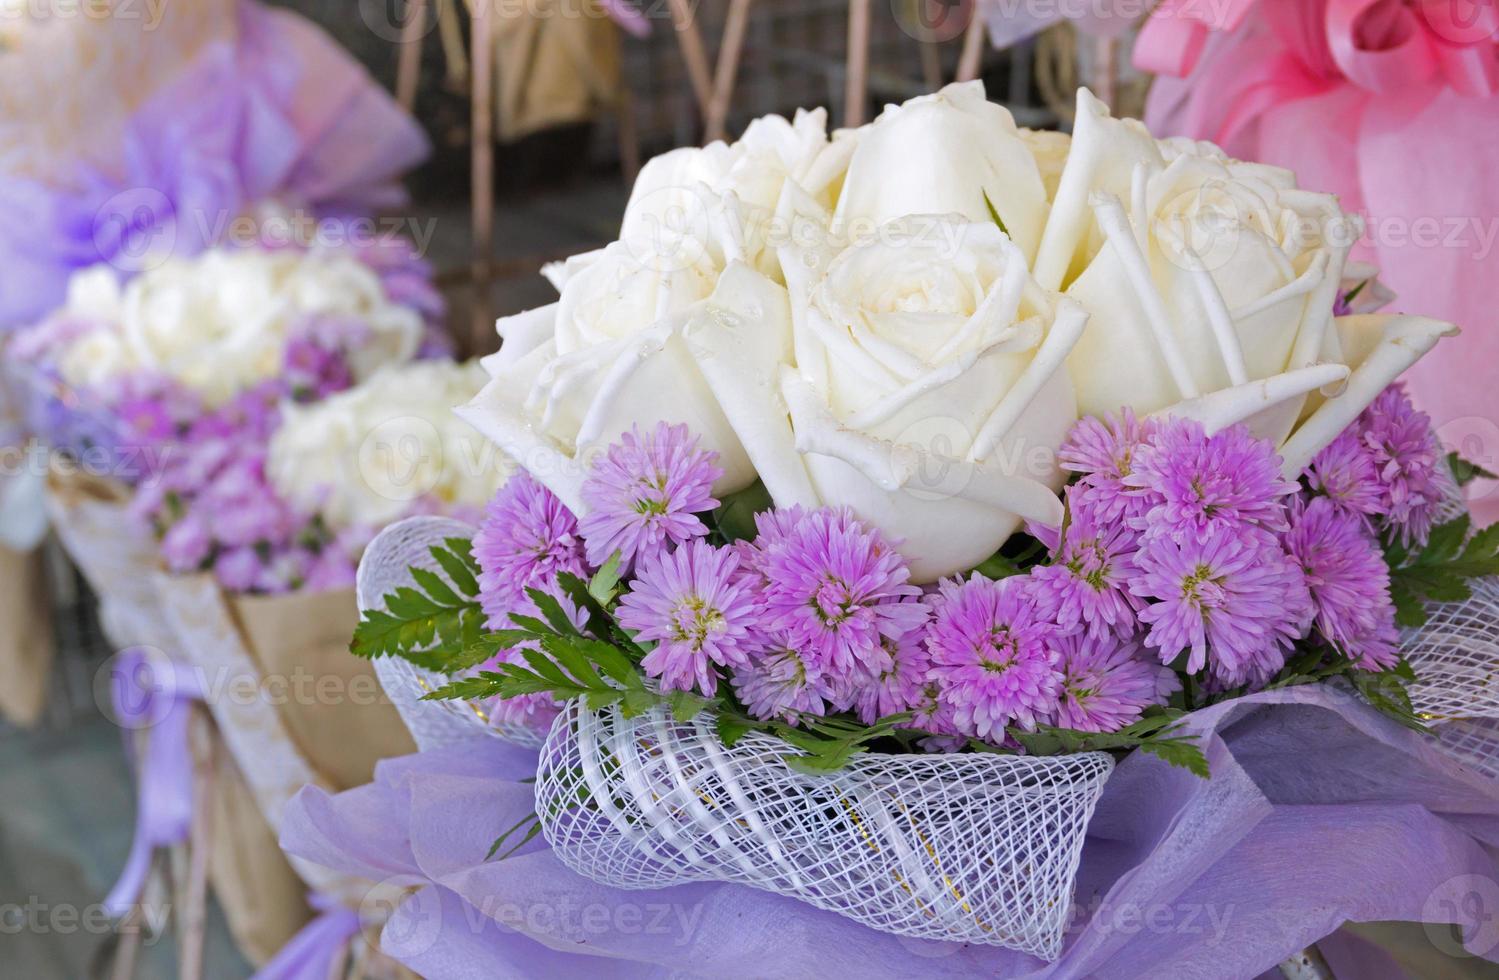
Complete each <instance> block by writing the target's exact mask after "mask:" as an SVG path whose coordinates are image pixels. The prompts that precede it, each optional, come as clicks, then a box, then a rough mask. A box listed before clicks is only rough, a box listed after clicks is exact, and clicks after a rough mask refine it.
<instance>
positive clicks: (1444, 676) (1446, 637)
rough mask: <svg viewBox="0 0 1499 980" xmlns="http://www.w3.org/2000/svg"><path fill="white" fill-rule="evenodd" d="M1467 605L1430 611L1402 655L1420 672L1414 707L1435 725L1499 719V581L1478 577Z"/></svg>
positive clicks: (1406, 641) (1404, 645)
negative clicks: (1465, 720)
mask: <svg viewBox="0 0 1499 980" xmlns="http://www.w3.org/2000/svg"><path fill="white" fill-rule="evenodd" d="M1472 588H1473V595H1472V596H1471V597H1469V598H1468V599H1465V600H1463V601H1462V602H1446V603H1442V604H1440V605H1433V606H1432V607H1431V610H1430V612H1431V616H1430V618H1429V619H1428V620H1427V622H1426V625H1425V626H1422V627H1421V628H1420V629H1417V630H1410V631H1408V632H1407V633H1406V635H1405V638H1404V642H1403V643H1402V645H1401V652H1402V653H1404V654H1405V656H1406V659H1407V660H1409V661H1410V664H1411V667H1412V668H1414V670H1415V671H1416V676H1417V677H1418V678H1419V682H1418V683H1416V684H1414V685H1412V686H1411V703H1412V704H1413V705H1414V707H1415V708H1416V710H1417V711H1419V712H1421V713H1422V714H1423V715H1427V716H1429V717H1430V718H1431V719H1432V720H1433V721H1435V722H1438V723H1441V722H1449V721H1458V720H1463V719H1471V718H1496V719H1499V579H1493V578H1485V579H1478V580H1476V581H1474V582H1473V583H1472Z"/></svg>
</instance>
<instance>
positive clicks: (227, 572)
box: [213, 548, 262, 592]
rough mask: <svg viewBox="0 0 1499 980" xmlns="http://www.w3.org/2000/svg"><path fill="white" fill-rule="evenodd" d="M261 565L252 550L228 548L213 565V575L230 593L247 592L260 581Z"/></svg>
mask: <svg viewBox="0 0 1499 980" xmlns="http://www.w3.org/2000/svg"><path fill="white" fill-rule="evenodd" d="M261 572H262V563H261V561H260V557H259V556H258V555H256V554H255V549H254V548H230V549H229V550H227V551H224V552H222V553H220V554H219V556H218V558H217V559H215V560H214V563H213V574H214V576H215V577H216V578H217V579H218V580H219V584H220V585H222V586H223V587H224V588H226V589H228V590H229V591H230V592H249V591H250V590H251V589H253V588H255V585H256V583H257V582H259V581H260V577H261Z"/></svg>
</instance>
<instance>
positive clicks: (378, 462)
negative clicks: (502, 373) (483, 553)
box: [266, 361, 511, 530]
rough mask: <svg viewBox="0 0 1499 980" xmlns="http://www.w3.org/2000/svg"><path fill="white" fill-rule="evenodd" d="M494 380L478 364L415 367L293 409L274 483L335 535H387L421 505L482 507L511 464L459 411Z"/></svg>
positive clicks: (275, 450)
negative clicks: (350, 531) (371, 531)
mask: <svg viewBox="0 0 1499 980" xmlns="http://www.w3.org/2000/svg"><path fill="white" fill-rule="evenodd" d="M484 380H485V375H484V370H483V368H481V367H480V366H479V364H478V363H477V362H475V361H470V362H467V363H465V364H456V363H453V362H451V361H414V362H412V363H410V364H403V365H398V366H393V367H389V368H386V369H385V370H382V371H379V372H376V373H375V375H374V376H373V377H371V378H370V379H369V380H367V381H365V382H364V383H363V384H361V385H358V386H357V387H354V388H350V389H349V390H347V391H343V392H340V393H338V394H336V395H333V396H332V397H330V398H328V399H326V400H324V401H322V402H318V403H315V404H312V405H308V406H305V407H303V406H296V405H289V406H287V407H286V408H285V409H284V410H283V411H284V412H285V418H284V420H283V422H282V424H281V427H280V429H278V430H277V432H276V434H275V436H274V437H273V438H272V440H271V446H270V453H269V455H268V457H267V461H266V476H267V477H268V478H269V480H270V481H271V484H272V485H273V486H274V487H275V488H276V491H277V493H279V494H281V496H282V497H284V498H285V499H286V500H288V501H290V502H292V503H293V504H295V505H296V506H297V507H299V508H300V509H302V510H304V511H307V512H309V513H317V514H321V515H322V517H323V518H324V520H325V521H327V522H328V523H329V525H330V526H331V527H332V528H333V529H335V530H340V529H344V528H351V527H368V528H379V527H383V526H384V525H386V524H389V523H391V522H392V521H395V520H397V519H399V518H401V517H404V516H406V515H407V514H409V513H410V512H411V510H412V508H413V506H414V505H415V504H416V503H417V502H418V501H422V502H427V503H431V504H436V505H438V506H439V507H440V509H443V510H451V508H452V507H454V506H455V505H458V506H467V507H471V508H474V509H478V508H481V507H483V506H484V504H485V503H486V502H487V501H488V500H489V498H490V497H492V496H493V495H494V493H495V491H496V490H498V489H499V488H500V487H501V486H502V485H503V484H504V482H505V479H506V478H507V477H508V476H509V472H510V469H511V466H510V463H509V461H508V460H506V459H505V458H504V456H503V455H501V454H500V453H498V452H496V451H495V450H494V447H493V446H490V445H488V444H487V443H486V442H485V441H484V439H483V438H482V437H481V436H480V435H479V434H478V433H477V432H475V431H474V430H473V428H472V427H471V426H469V425H468V424H466V423H465V422H464V421H463V420H462V419H460V418H458V417H456V416H455V415H454V414H453V410H452V407H453V406H454V405H459V404H462V403H463V402H465V401H467V400H469V399H470V398H472V397H473V396H474V394H475V393H476V392H478V390H479V389H480V388H481V387H483V385H484Z"/></svg>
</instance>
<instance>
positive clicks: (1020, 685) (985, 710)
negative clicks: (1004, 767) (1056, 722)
mask: <svg viewBox="0 0 1499 980" xmlns="http://www.w3.org/2000/svg"><path fill="white" fill-rule="evenodd" d="M1055 632H1056V627H1055V626H1053V625H1052V624H1050V623H1048V622H1046V621H1045V620H1044V619H1042V618H1041V617H1040V616H1038V615H1037V613H1036V608H1035V604H1034V603H1033V602H1032V601H1031V599H1030V596H1029V595H1028V594H1027V589H1026V583H1025V582H1024V580H1023V579H1022V578H1019V577H1017V578H1010V579H1005V580H1004V581H1002V582H993V581H990V580H989V579H986V578H984V577H983V576H981V575H978V576H974V577H973V578H971V579H969V580H968V581H966V582H962V583H956V582H948V583H945V584H944V585H943V588H942V591H941V594H940V596H939V599H938V600H937V602H936V612H935V613H934V615H933V617H932V625H931V628H930V629H929V630H928V631H927V650H928V651H929V652H930V654H931V658H932V676H933V677H934V678H935V679H936V681H937V683H938V684H939V686H940V690H941V698H942V700H943V701H945V702H947V704H949V705H951V706H952V708H953V719H954V721H955V722H956V724H957V726H958V728H959V729H960V730H961V731H963V732H965V733H968V734H971V735H976V736H977V737H979V738H982V739H988V740H989V741H994V742H998V741H1001V740H1002V739H1003V738H1004V734H1005V728H1006V727H1007V726H1009V725H1018V726H1020V727H1021V728H1025V729H1034V728H1035V727H1036V723H1037V722H1038V721H1043V720H1045V719H1046V718H1048V717H1050V716H1051V715H1052V713H1053V712H1055V711H1056V707H1057V698H1058V695H1059V692H1060V690H1061V682H1062V674H1061V672H1060V670H1059V669H1058V664H1057V653H1056V649H1055V647H1054V646H1053V642H1052V641H1053V636H1054V634H1055Z"/></svg>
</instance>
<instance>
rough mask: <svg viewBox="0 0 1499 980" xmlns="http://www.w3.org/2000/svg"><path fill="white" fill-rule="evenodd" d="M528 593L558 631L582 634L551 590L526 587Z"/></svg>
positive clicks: (564, 633)
mask: <svg viewBox="0 0 1499 980" xmlns="http://www.w3.org/2000/svg"><path fill="white" fill-rule="evenodd" d="M526 595H528V596H530V597H531V601H532V602H534V603H536V608H537V609H539V610H541V614H542V615H543V616H545V617H546V621H547V623H548V624H550V625H551V627H552V629H553V630H555V631H556V632H557V633H559V634H561V635H562V636H581V635H582V634H580V633H579V632H578V628H577V627H576V626H574V625H573V621H572V619H570V618H569V617H568V615H567V613H566V612H565V611H564V610H563V608H562V603H560V602H558V601H557V597H556V596H554V595H552V594H551V593H549V592H543V591H541V590H540V589H526Z"/></svg>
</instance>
